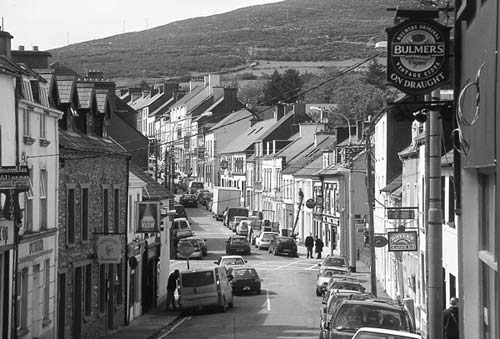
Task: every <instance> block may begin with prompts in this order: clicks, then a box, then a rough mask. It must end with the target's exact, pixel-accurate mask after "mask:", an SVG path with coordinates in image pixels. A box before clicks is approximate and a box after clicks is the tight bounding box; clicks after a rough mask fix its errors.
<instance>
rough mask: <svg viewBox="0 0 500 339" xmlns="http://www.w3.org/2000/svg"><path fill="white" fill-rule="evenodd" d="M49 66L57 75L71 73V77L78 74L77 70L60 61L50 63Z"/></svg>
mask: <svg viewBox="0 0 500 339" xmlns="http://www.w3.org/2000/svg"><path fill="white" fill-rule="evenodd" d="M50 68H51V69H53V70H54V71H55V72H56V74H57V75H71V76H72V77H73V78H75V77H77V76H79V75H78V73H77V72H75V71H74V70H73V69H71V68H70V67H68V66H66V65H65V64H63V63H62V62H60V61H56V62H53V63H51V64H50Z"/></svg>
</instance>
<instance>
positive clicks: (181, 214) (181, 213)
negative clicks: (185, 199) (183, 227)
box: [174, 204, 187, 219]
mask: <svg viewBox="0 0 500 339" xmlns="http://www.w3.org/2000/svg"><path fill="white" fill-rule="evenodd" d="M174 209H175V215H174V219H175V218H187V213H186V209H185V208H184V206H182V205H180V204H175V205H174Z"/></svg>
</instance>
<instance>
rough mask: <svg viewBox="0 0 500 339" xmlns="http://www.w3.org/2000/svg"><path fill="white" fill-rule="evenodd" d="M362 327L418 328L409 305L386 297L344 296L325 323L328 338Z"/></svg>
mask: <svg viewBox="0 0 500 339" xmlns="http://www.w3.org/2000/svg"><path fill="white" fill-rule="evenodd" d="M361 327H377V328H385V329H392V330H398V331H404V332H410V333H414V332H415V326H414V321H413V318H412V317H411V314H410V312H409V311H408V309H407V308H406V307H405V306H404V305H402V304H399V303H397V302H394V301H390V300H386V299H365V300H352V299H347V298H346V299H343V300H342V301H341V302H340V303H339V305H337V306H336V307H335V310H334V311H333V314H332V316H331V319H330V321H329V322H328V323H327V324H326V325H325V329H326V331H327V332H328V336H327V337H326V338H329V339H342V338H352V337H353V335H354V333H355V332H356V331H357V330H358V329H360V328H361Z"/></svg>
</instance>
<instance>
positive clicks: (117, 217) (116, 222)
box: [113, 188, 120, 233]
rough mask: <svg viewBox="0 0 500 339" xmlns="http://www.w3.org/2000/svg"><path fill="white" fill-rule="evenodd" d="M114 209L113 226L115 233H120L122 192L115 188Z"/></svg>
mask: <svg viewBox="0 0 500 339" xmlns="http://www.w3.org/2000/svg"><path fill="white" fill-rule="evenodd" d="M113 191H114V204H115V205H114V208H113V213H114V217H113V224H114V232H115V233H119V232H120V190H119V189H118V188H115V189H114V190H113Z"/></svg>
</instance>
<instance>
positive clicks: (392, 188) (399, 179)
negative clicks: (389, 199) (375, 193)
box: [380, 174, 403, 193]
mask: <svg viewBox="0 0 500 339" xmlns="http://www.w3.org/2000/svg"><path fill="white" fill-rule="evenodd" d="M402 183H403V176H402V175H401V174H400V175H398V176H397V177H395V178H394V179H393V180H392V181H391V182H390V183H389V184H388V185H387V186H385V187H384V188H382V189H381V190H380V192H387V193H393V192H394V191H395V190H396V189H397V188H398V187H401V184H402Z"/></svg>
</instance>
